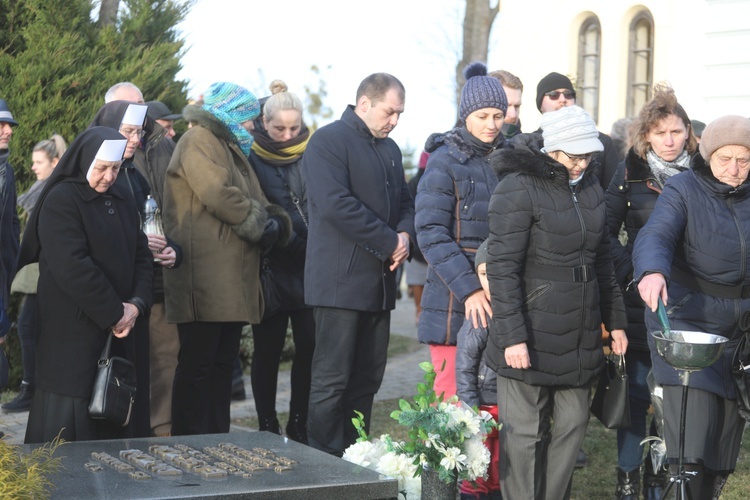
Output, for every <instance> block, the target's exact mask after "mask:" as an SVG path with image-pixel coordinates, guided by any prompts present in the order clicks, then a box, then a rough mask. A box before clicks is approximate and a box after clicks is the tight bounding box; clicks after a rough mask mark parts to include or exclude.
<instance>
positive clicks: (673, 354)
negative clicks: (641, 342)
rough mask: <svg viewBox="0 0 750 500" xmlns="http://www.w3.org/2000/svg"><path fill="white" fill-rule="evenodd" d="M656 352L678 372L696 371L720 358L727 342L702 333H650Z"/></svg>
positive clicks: (724, 339) (725, 339)
mask: <svg viewBox="0 0 750 500" xmlns="http://www.w3.org/2000/svg"><path fill="white" fill-rule="evenodd" d="M651 336H652V337H653V338H654V343H655V344H656V352H657V353H658V354H659V356H661V357H662V358H663V359H664V361H666V362H667V363H668V364H670V365H671V366H673V367H674V368H677V369H678V370H688V371H696V370H701V369H703V368H705V367H707V366H710V365H712V364H714V363H715V362H716V360H718V359H719V358H720V357H721V353H722V351H723V350H724V344H725V343H726V342H727V341H728V340H729V339H727V338H726V337H722V336H721V335H712V334H710V333H703V332H685V331H681V330H671V331H669V332H662V331H656V332H651Z"/></svg>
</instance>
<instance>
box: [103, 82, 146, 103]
mask: <svg viewBox="0 0 750 500" xmlns="http://www.w3.org/2000/svg"><path fill="white" fill-rule="evenodd" d="M121 88H122V89H132V90H134V91H136V92H138V94H140V96H141V100H140V101H139V102H141V103H142V102H143V92H141V89H139V88H138V87H137V86H136V84H134V83H130V82H120V83H115V84H114V85H112V86H111V87H110V88H109V90H107V93H106V94H104V104H106V103H108V102H112V101H116V100H117V99H116V98H115V94H117V91H118V90H119V89H121Z"/></svg>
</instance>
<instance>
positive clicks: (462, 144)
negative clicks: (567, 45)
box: [424, 127, 503, 162]
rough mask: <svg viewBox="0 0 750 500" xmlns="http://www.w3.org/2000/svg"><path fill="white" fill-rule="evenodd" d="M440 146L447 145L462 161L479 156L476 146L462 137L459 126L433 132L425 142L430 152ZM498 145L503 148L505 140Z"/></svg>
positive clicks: (453, 154) (452, 154) (455, 156)
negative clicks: (473, 146) (445, 130)
mask: <svg viewBox="0 0 750 500" xmlns="http://www.w3.org/2000/svg"><path fill="white" fill-rule="evenodd" d="M440 146H447V147H448V148H449V150H450V154H451V156H453V157H454V158H456V159H457V160H459V161H461V162H465V161H466V160H468V159H469V158H471V157H473V156H479V155H478V154H477V152H476V151H475V150H474V148H472V147H471V145H470V144H468V143H467V142H466V141H465V140H464V138H463V137H461V133H460V132H459V129H458V127H456V128H453V129H451V130H449V131H448V132H445V133H435V134H431V135H430V136H429V137H428V138H427V141H426V142H425V146H424V149H425V151H427V152H428V153H432V152H433V151H435V150H436V149H437V148H439V147H440ZM497 147H498V148H502V147H503V141H501V142H499V143H498V146H497Z"/></svg>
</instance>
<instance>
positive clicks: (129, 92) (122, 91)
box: [114, 87, 146, 104]
mask: <svg viewBox="0 0 750 500" xmlns="http://www.w3.org/2000/svg"><path fill="white" fill-rule="evenodd" d="M114 97H115V99H114V100H115V101H128V102H134V103H136V104H146V103H145V101H144V100H143V96H142V95H141V93H140V92H138V91H137V90H135V89H134V88H133V87H120V88H118V89H117V90H115V94H114Z"/></svg>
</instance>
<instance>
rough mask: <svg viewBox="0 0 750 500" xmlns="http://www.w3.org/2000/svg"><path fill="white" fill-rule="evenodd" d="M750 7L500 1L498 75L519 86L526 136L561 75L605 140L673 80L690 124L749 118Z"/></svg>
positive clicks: (733, 0) (744, 1) (714, 0)
mask: <svg viewBox="0 0 750 500" xmlns="http://www.w3.org/2000/svg"><path fill="white" fill-rule="evenodd" d="M749 18H750V0H682V1H677V0H644V1H641V2H633V1H627V0H568V1H566V2H565V4H564V5H561V4H560V3H559V2H551V1H545V0H535V1H528V0H503V1H502V3H501V10H500V14H499V15H498V17H497V19H496V21H495V23H494V25H493V37H492V39H493V43H497V44H498V45H499V48H497V47H495V46H490V60H489V61H488V65H489V67H490V69H491V70H494V69H504V70H507V71H510V72H511V73H513V74H515V75H517V76H518V77H520V78H521V80H522V81H523V84H524V96H523V102H524V105H523V106H522V108H521V121H522V123H523V130H524V132H530V131H533V130H535V129H536V128H537V127H538V125H539V121H540V119H541V114H540V113H539V111H538V110H537V109H536V106H535V104H534V100H535V97H536V85H537V83H538V82H539V80H540V79H541V78H542V77H544V76H545V75H546V74H548V73H550V72H552V71H557V72H559V73H563V74H566V75H568V76H569V77H570V79H571V80H572V81H573V82H574V85H575V87H576V93H577V98H576V101H577V104H578V105H580V106H582V107H583V108H584V109H586V110H587V111H588V112H589V113H591V115H592V116H593V117H594V119H595V120H597V123H598V125H599V129H600V130H602V131H603V132H608V131H609V130H610V128H611V126H612V123H614V122H615V121H616V120H617V119H619V118H623V117H632V116H635V115H637V114H638V112H639V111H640V109H641V107H642V106H643V104H644V103H645V102H646V101H648V100H649V98H650V97H651V90H652V88H653V86H654V84H655V83H658V82H668V83H669V84H671V85H672V87H673V88H674V89H675V92H676V94H677V97H678V99H679V100H680V103H681V104H683V106H684V107H685V109H686V111H687V112H688V114H689V115H690V117H691V118H694V119H699V120H702V121H704V122H709V121H711V120H713V119H714V118H717V117H719V116H722V115H725V114H740V115H744V116H749V117H750V86H749V85H748V83H747V82H748V81H750V51H748V50H747V48H748V47H750V27H749V26H748V23H747V19H749Z"/></svg>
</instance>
